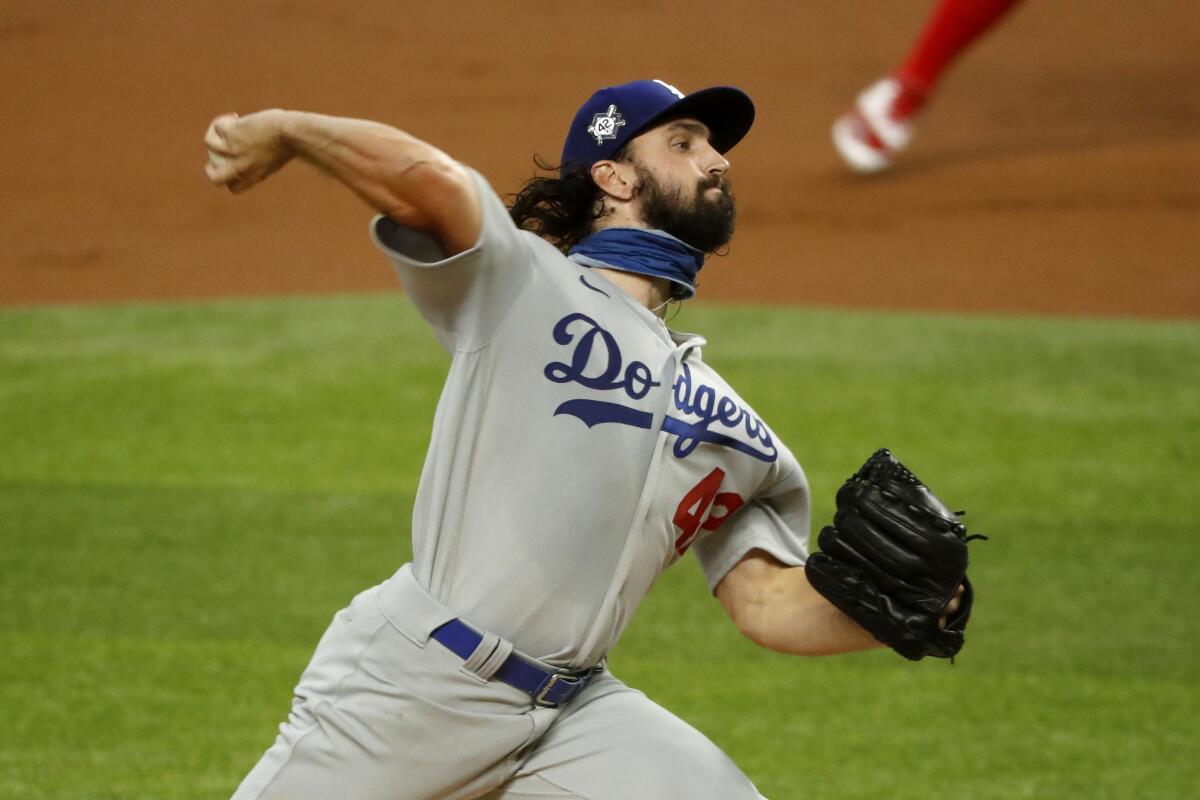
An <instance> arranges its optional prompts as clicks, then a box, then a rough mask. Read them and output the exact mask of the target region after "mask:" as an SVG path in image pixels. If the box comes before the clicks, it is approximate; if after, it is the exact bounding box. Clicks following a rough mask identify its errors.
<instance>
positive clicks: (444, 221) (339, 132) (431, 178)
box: [205, 109, 480, 255]
mask: <svg viewBox="0 0 1200 800" xmlns="http://www.w3.org/2000/svg"><path fill="white" fill-rule="evenodd" d="M205 141H206V143H207V144H208V146H209V151H210V154H212V155H210V164H209V166H208V167H207V171H208V176H209V179H210V180H212V181H213V183H215V184H217V185H219V186H227V187H228V188H230V189H231V190H233V191H235V192H241V191H245V190H247V189H249V188H251V187H253V186H255V185H256V184H258V183H259V182H261V181H262V180H264V179H265V178H266V177H267V176H269V175H271V174H272V173H274V172H275V171H276V170H278V169H279V168H280V167H282V166H283V165H284V164H286V163H287V162H288V161H290V160H291V159H292V158H299V159H301V160H303V161H306V162H308V163H310V164H312V165H314V166H315V167H317V168H318V169H320V170H322V171H324V172H326V173H328V174H329V175H332V176H333V177H334V178H336V179H337V180H339V181H340V182H341V183H343V184H344V185H345V186H347V187H348V188H349V189H351V190H352V191H353V192H354V193H355V194H357V195H358V196H359V197H361V198H362V199H363V200H364V201H365V202H366V203H367V204H368V205H369V206H371V208H373V209H375V210H376V211H380V212H382V213H384V214H387V215H388V216H390V217H392V218H393V219H395V220H396V221H397V222H400V223H401V224H403V225H406V226H408V227H411V228H417V229H419V230H424V231H428V232H429V233H431V234H432V235H433V236H435V237H436V238H438V239H439V240H440V241H441V242H442V244H443V246H444V249H445V250H446V252H447V255H449V254H453V253H457V252H462V251H463V250H466V249H468V248H470V247H471V246H472V245H473V244H474V242H475V239H476V237H477V235H478V232H479V227H480V213H479V200H478V196H477V193H476V191H475V188H474V183H473V181H472V179H471V176H470V174H469V173H468V172H467V170H466V169H465V168H464V167H463V166H462V165H461V164H459V163H458V162H456V161H454V160H453V159H452V158H450V157H449V156H447V155H446V154H445V153H443V152H442V151H441V150H438V149H437V148H436V147H434V146H432V145H430V144H428V143H426V142H423V141H421V140H420V139H418V138H416V137H415V136H412V135H410V134H408V133H405V132H404V131H401V130H398V129H396V128H393V127H391V126H390V125H384V124H382V123H379V122H371V121H368V120H360V119H348V118H344V117H331V116H327V115H324V114H313V113H309V112H304V111H284V110H282V109H270V110H268V111H260V112H258V113H256V114H250V115H248V116H246V117H238V116H237V115H235V114H229V115H223V116H221V117H218V118H217V119H216V120H214V122H213V124H212V125H211V126H210V128H209V132H208V134H206V136H205ZM214 156H215V158H214Z"/></svg>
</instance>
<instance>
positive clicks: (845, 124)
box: [833, 78, 925, 173]
mask: <svg viewBox="0 0 1200 800" xmlns="http://www.w3.org/2000/svg"><path fill="white" fill-rule="evenodd" d="M924 99H925V98H924V96H923V95H922V94H921V93H919V92H917V91H916V90H914V89H910V88H908V87H906V86H905V85H904V84H902V83H901V82H900V81H898V80H896V79H895V78H884V79H882V80H880V81H876V82H875V83H873V84H871V85H870V86H868V87H867V88H866V89H865V90H864V91H863V92H862V93H861V94H860V95H859V96H858V99H857V100H856V101H855V103H854V108H853V110H851V111H849V112H847V113H845V114H843V115H842V116H840V117H838V119H837V121H836V122H834V123H833V145H834V147H836V148H837V151H838V152H839V153H841V155H842V158H843V159H845V161H846V163H847V164H848V165H849V166H850V168H851V169H852V170H854V171H855V172H863V173H871V172H879V171H881V170H885V169H887V168H888V167H890V166H891V165H892V160H893V158H894V157H895V156H896V154H897V153H899V152H900V151H901V150H903V149H904V148H905V147H907V146H908V143H909V141H910V140H911V139H912V135H913V119H914V118H915V116H916V111H917V109H918V108H920V106H921V104H922V103H923V102H924Z"/></svg>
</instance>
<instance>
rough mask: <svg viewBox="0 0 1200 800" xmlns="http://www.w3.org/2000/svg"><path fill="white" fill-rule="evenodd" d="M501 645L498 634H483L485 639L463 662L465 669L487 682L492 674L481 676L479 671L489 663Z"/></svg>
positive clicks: (481, 640)
mask: <svg viewBox="0 0 1200 800" xmlns="http://www.w3.org/2000/svg"><path fill="white" fill-rule="evenodd" d="M499 644H500V637H499V636H497V635H496V634H494V633H485V634H483V638H482V639H480V640H479V644H478V645H476V646H475V649H474V650H473V651H472V652H471V655H470V656H468V657H467V658H466V659H465V660H464V661H463V669H466V670H470V671H471V672H474V673H475V674H476V675H479V677H481V678H483V679H484V680H487V679H488V678H490V677H491V675H490V674H488V675H482V674H480V672H479V669H480V667H482V666H483V665H484V664H486V663H487V661H488V659H489V658H491V656H492V653H494V652H495V650H496V647H497V646H498V645H499ZM492 672H495V670H492Z"/></svg>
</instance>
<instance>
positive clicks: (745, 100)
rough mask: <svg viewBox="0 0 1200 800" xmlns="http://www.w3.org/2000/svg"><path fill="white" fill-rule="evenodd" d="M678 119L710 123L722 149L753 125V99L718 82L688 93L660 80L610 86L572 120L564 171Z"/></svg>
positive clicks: (715, 144)
mask: <svg viewBox="0 0 1200 800" xmlns="http://www.w3.org/2000/svg"><path fill="white" fill-rule="evenodd" d="M680 117H691V118H692V119H697V120H699V121H700V122H703V123H704V124H705V125H706V126H708V130H709V131H710V134H709V142H710V143H711V144H712V146H713V148H714V149H715V150H716V151H717V152H719V153H724V152H726V151H728V150H730V149H732V148H733V146H734V145H735V144H737V143H738V142H740V141H741V140H742V137H743V136H745V135H746V133H747V131H749V130H750V126H751V125H753V124H754V103H753V101H751V100H750V96H749V95H747V94H746V93H745V92H743V91H742V90H741V89H735V88H734V87H732V86H714V87H712V88H709V89H701V90H700V91H698V92H692V93H691V94H688V95H685V94H684V93H683V92H681V91H679V90H678V89H676V88H675V87H674V86H672V85H671V84H669V83H664V82H663V81H658V80H654V81H633V82H631V83H623V84H621V85H620V86H609V87H606V88H604V89H601V90H600V91H598V92H596V93H595V94H593V95H592V96H591V97H589V98H588V100H587V102H586V103H584V104H583V106H581V107H580V109H579V111H578V112H577V113H576V114H575V119H573V120H571V128H570V130H568V131H567V140H566V142H564V143H563V151H562V162H561V164H562V167H561V169H560V171H561V172H562V173H565V172H567V171H568V170H569V169H578V168H583V169H590V168H591V166H592V165H593V164H595V163H596V162H597V161H603V160H605V159H606V158H612V156H613V154H614V153H616V152H617V151H618V150H620V149H621V148H622V147H624V146H625V145H626V144H627V143H628V142H629V140H630V139H632V138H634V137H635V136H637V135H638V134H640V133H643V132H644V131H646V130H647V129H648V128H651V127H653V126H654V125H655V124H656V123H658V122H661V121H664V120H666V119H668V118H670V119H678V118H680Z"/></svg>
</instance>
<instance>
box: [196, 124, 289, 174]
mask: <svg viewBox="0 0 1200 800" xmlns="http://www.w3.org/2000/svg"><path fill="white" fill-rule="evenodd" d="M286 116H287V112H286V111H282V110H280V109H277V108H276V109H271V110H269V111H259V112H257V113H255V114H250V115H248V116H245V117H239V116H238V115H237V114H222V115H221V116H219V117H217V118H216V119H214V120H213V121H212V123H211V124H210V125H209V126H208V131H206V132H205V134H204V144H205V145H207V146H208V163H207V164H206V165H205V167H204V173H205V174H206V175H207V176H208V179H209V180H210V181H212V182H213V184H214V185H216V186H224V187H226V188H227V189H229V191H231V192H235V193H237V192H244V191H246V190H247V189H249V188H250V187H252V186H254V185H256V184H258V183H260V182H261V181H262V180H263V179H264V178H266V177H267V176H268V175H270V174H271V173H272V172H275V170H277V169H279V168H280V167H282V166H283V165H284V164H286V163H287V162H288V161H289V160H291V158H292V155H293V154H294V153H293V151H292V148H291V147H290V146H289V145H288V143H287V141H286V140H285V138H284V135H283V123H284V119H285V118H286Z"/></svg>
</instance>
